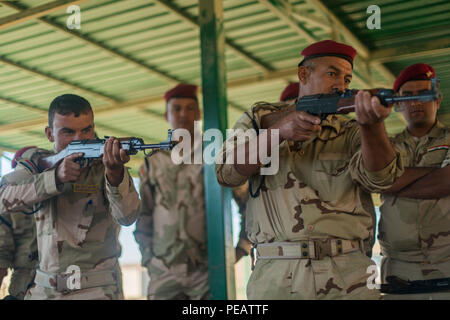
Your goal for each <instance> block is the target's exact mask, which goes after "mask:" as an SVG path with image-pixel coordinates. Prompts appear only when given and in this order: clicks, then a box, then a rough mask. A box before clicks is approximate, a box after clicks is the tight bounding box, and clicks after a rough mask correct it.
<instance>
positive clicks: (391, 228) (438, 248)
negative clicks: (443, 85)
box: [378, 63, 450, 300]
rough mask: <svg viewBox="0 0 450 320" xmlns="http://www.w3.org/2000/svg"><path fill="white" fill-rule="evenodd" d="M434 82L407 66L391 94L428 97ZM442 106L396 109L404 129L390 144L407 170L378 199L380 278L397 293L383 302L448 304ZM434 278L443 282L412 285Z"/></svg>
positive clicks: (448, 176)
mask: <svg viewBox="0 0 450 320" xmlns="http://www.w3.org/2000/svg"><path fill="white" fill-rule="evenodd" d="M435 77H436V75H435V71H434V69H433V68H432V67H431V66H429V65H427V64H423V63H419V64H415V65H412V66H409V67H407V68H406V69H405V70H403V71H402V72H401V73H400V75H399V76H398V77H397V79H396V81H395V83H394V91H395V92H398V93H399V94H400V95H401V96H411V95H417V94H420V93H423V92H426V91H427V90H430V89H431V81H430V79H431V78H435ZM441 101H442V97H441V96H440V95H439V98H438V99H437V100H434V101H429V102H421V101H409V102H403V103H401V104H400V110H402V111H401V113H402V115H403V117H404V118H405V120H406V126H407V127H406V129H405V130H404V131H403V132H401V133H400V134H398V135H396V136H395V137H394V138H393V139H392V142H393V145H394V147H395V148H396V149H397V150H398V151H399V152H400V154H401V155H402V158H403V162H404V166H405V167H406V168H405V173H404V174H403V175H402V176H401V177H400V178H399V179H398V181H397V182H396V183H395V184H394V185H393V186H392V187H391V189H388V190H387V191H386V192H387V193H385V194H383V195H382V200H383V205H382V206H381V208H380V209H381V216H380V226H379V227H380V229H379V236H378V238H379V240H380V245H381V251H382V254H383V261H382V264H381V278H382V280H383V282H384V283H390V284H391V285H392V286H395V287H396V288H397V289H398V290H397V291H395V290H394V291H392V294H389V295H386V297H385V298H386V299H427V300H428V299H450V232H449V230H450V166H449V164H450V151H449V149H450V129H449V128H448V127H444V126H443V125H442V123H440V122H439V121H438V119H437V111H438V109H439V106H440V104H441ZM433 279H443V281H440V284H437V283H435V282H433V281H429V282H427V283H425V282H422V283H420V282H416V283H414V281H421V280H433ZM408 281H409V282H408ZM411 281H413V282H411ZM444 283H447V286H444V285H443V284H444ZM419 287H421V288H419ZM442 288H446V290H444V291H442ZM392 289H395V288H394V287H393V288H392ZM420 289H421V290H420ZM399 290H401V291H402V292H403V293H404V294H399V293H400V292H399ZM415 290H419V291H415ZM424 290H425V291H426V292H424ZM420 291H422V292H420ZM414 292H416V293H415V294H414ZM396 293H397V294H396ZM408 293H409V294H408Z"/></svg>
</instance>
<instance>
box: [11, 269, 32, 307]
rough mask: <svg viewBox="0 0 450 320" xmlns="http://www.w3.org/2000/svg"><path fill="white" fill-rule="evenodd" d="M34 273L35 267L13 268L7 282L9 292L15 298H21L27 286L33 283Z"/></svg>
mask: <svg viewBox="0 0 450 320" xmlns="http://www.w3.org/2000/svg"><path fill="white" fill-rule="evenodd" d="M35 273H36V270H35V269H25V268H17V269H14V271H13V274H12V275H11V282H10V284H9V294H10V295H11V296H13V297H15V298H16V299H19V300H23V299H24V296H25V293H26V292H27V290H28V288H29V287H30V286H31V285H32V284H33V280H34V275H35Z"/></svg>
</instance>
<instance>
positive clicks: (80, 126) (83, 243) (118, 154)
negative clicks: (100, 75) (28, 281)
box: [0, 94, 139, 300]
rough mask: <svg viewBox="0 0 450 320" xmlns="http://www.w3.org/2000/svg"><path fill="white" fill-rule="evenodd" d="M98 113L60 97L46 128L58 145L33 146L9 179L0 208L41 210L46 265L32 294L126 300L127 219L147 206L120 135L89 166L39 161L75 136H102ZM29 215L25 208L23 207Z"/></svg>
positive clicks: (39, 234) (1, 210) (75, 99)
mask: <svg viewBox="0 0 450 320" xmlns="http://www.w3.org/2000/svg"><path fill="white" fill-rule="evenodd" d="M94 130H95V126H94V114H93V111H92V108H91V106H90V104H89V102H88V101H87V100H86V99H84V98H82V97H80V96H77V95H73V94H65V95H62V96H59V97H57V98H55V99H54V100H53V101H52V103H51V104H50V108H49V112H48V127H46V128H45V134H46V136H47V139H48V140H49V141H50V142H54V150H53V151H47V150H43V149H37V148H32V149H29V150H27V151H26V152H25V153H24V154H22V156H21V157H20V159H18V160H17V162H18V164H17V167H16V168H15V171H14V172H12V173H9V174H7V175H5V176H4V177H3V178H2V185H1V187H0V214H2V215H5V214H10V213H12V212H21V211H28V212H30V211H34V217H35V221H36V233H37V243H38V250H39V269H37V270H36V276H35V280H34V285H33V286H32V287H31V289H29V290H28V292H27V293H26V295H25V299H67V300H70V299H86V300H93V299H120V298H122V291H121V288H120V285H121V277H120V273H119V272H118V271H119V270H120V269H119V264H118V256H119V254H120V252H119V246H118V245H117V232H118V228H119V225H130V224H132V223H133V222H134V221H135V220H136V216H137V215H138V212H139V210H138V209H139V196H138V194H137V192H136V190H135V189H134V186H133V182H132V179H131V177H130V175H129V173H128V170H127V169H126V168H125V167H124V164H125V163H126V162H128V161H129V159H130V158H129V156H128V155H127V154H126V152H125V150H122V149H120V145H119V141H118V140H117V139H115V138H109V139H108V140H107V141H106V142H105V145H104V153H103V158H102V161H94V162H93V163H92V164H90V165H89V166H88V167H85V168H82V167H81V166H80V164H78V163H77V162H76V161H75V160H76V159H77V158H79V157H81V156H82V153H75V154H71V155H69V156H67V157H65V158H64V159H63V160H62V161H61V162H59V163H58V164H57V165H56V166H53V167H51V168H48V169H45V170H42V169H41V168H40V167H39V160H40V159H41V158H43V157H46V156H49V155H53V154H55V153H59V152H60V151H62V150H64V149H65V148H66V147H67V145H68V144H69V143H70V142H72V141H74V140H84V139H93V138H94ZM16 214H21V213H16Z"/></svg>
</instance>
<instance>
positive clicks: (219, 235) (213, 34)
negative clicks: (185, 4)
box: [199, 0, 236, 300]
mask: <svg viewBox="0 0 450 320" xmlns="http://www.w3.org/2000/svg"><path fill="white" fill-rule="evenodd" d="M199 22H200V45H201V55H202V88H203V114H204V129H205V131H206V130H207V129H210V128H217V129H219V130H221V131H222V133H223V136H224V137H225V130H226V128H227V98H226V72H225V53H224V51H225V35H224V28H223V9H222V0H199ZM205 146H206V143H205ZM214 169H215V168H214V164H212V165H206V164H205V166H204V180H205V199H206V217H207V218H206V225H207V232H208V236H207V237H208V266H209V283H210V294H211V299H213V300H226V299H235V296H236V289H235V283H234V281H235V280H234V258H233V257H234V248H233V241H232V240H233V239H232V224H231V190H230V189H229V188H224V187H221V186H220V185H219V183H218V182H217V178H216V173H215V170H214Z"/></svg>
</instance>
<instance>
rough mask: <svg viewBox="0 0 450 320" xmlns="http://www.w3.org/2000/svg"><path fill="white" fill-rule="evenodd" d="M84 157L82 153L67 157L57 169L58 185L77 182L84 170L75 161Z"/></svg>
mask: <svg viewBox="0 0 450 320" xmlns="http://www.w3.org/2000/svg"><path fill="white" fill-rule="evenodd" d="M82 156H83V153H82V152H77V153H74V154H71V155H70V156H68V157H65V158H64V159H63V160H62V161H61V162H60V164H59V165H58V167H57V168H56V184H61V183H65V182H76V181H78V179H79V178H80V175H81V172H82V168H81V166H80V165H79V164H78V163H76V162H75V159H77V158H80V157H82Z"/></svg>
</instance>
